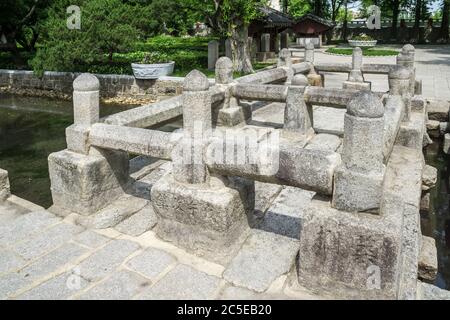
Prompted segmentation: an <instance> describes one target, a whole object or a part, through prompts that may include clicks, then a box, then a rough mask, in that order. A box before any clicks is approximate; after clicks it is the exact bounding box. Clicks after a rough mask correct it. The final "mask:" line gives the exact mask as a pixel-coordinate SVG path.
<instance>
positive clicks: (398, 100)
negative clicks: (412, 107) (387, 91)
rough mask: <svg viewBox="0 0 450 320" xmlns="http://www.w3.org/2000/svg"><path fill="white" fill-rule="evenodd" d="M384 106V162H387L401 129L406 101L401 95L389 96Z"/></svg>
mask: <svg viewBox="0 0 450 320" xmlns="http://www.w3.org/2000/svg"><path fill="white" fill-rule="evenodd" d="M384 107H385V111H384V130H383V131H384V133H383V135H384V138H383V140H384V142H383V158H384V163H387V161H388V160H389V157H390V155H391V152H392V149H393V148H394V143H395V139H396V138H397V134H398V131H399V130H400V124H401V122H402V119H403V116H404V113H405V103H404V101H403V99H402V97H401V96H388V97H387V98H386V101H385V104H384Z"/></svg>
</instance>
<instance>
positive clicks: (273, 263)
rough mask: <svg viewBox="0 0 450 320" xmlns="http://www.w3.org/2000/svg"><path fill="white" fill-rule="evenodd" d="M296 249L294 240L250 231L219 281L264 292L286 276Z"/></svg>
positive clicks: (263, 232)
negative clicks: (222, 278)
mask: <svg viewBox="0 0 450 320" xmlns="http://www.w3.org/2000/svg"><path fill="white" fill-rule="evenodd" d="M298 249H299V243H298V241H297V240H294V239H291V238H288V237H284V236H280V235H276V234H273V233H270V232H265V231H260V230H253V231H252V234H251V235H250V236H249V237H248V239H247V240H246V241H245V243H244V245H243V246H242V248H241V250H240V251H239V252H238V254H237V255H236V257H234V258H233V260H232V261H231V263H230V264H229V265H228V267H227V269H226V270H225V272H224V274H223V277H224V278H225V280H227V281H228V282H231V283H232V284H233V285H236V286H240V287H245V288H247V289H250V290H254V291H256V292H264V291H266V290H267V289H268V288H269V287H270V285H271V284H272V282H273V281H274V280H275V279H277V278H278V277H279V276H281V275H283V274H286V273H288V272H289V270H290V269H291V267H292V266H293V264H294V260H295V257H296V255H297V252H298Z"/></svg>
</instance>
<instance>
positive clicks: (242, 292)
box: [220, 286, 269, 300]
mask: <svg viewBox="0 0 450 320" xmlns="http://www.w3.org/2000/svg"><path fill="white" fill-rule="evenodd" d="M264 297H265V295H264V294H263V293H256V292H255V291H252V290H248V289H245V288H240V287H235V286H227V287H226V288H225V289H224V290H223V291H222V294H221V295H220V299H221V300H263V299H264ZM265 298H266V299H269V297H265Z"/></svg>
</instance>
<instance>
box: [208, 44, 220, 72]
mask: <svg viewBox="0 0 450 320" xmlns="http://www.w3.org/2000/svg"><path fill="white" fill-rule="evenodd" d="M218 59H219V42H218V41H216V40H212V41H210V42H208V70H214V68H215V66H216V62H217V60H218Z"/></svg>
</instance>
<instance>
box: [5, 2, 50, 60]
mask: <svg viewBox="0 0 450 320" xmlns="http://www.w3.org/2000/svg"><path fill="white" fill-rule="evenodd" d="M49 2H50V1H49V0H2V1H0V12H4V13H7V14H1V15H0V37H1V38H2V40H3V41H1V43H0V50H6V51H9V52H11V53H12V55H13V60H14V62H15V64H16V65H17V67H18V68H21V67H22V66H24V64H25V63H24V61H23V58H22V56H21V54H20V51H19V48H18V46H17V44H19V45H20V46H21V47H22V48H24V49H25V50H27V51H33V50H34V49H35V44H36V41H37V40H38V36H39V33H38V23H39V22H40V21H41V20H42V19H43V18H44V17H45V16H46V9H47V7H48V5H49Z"/></svg>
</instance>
